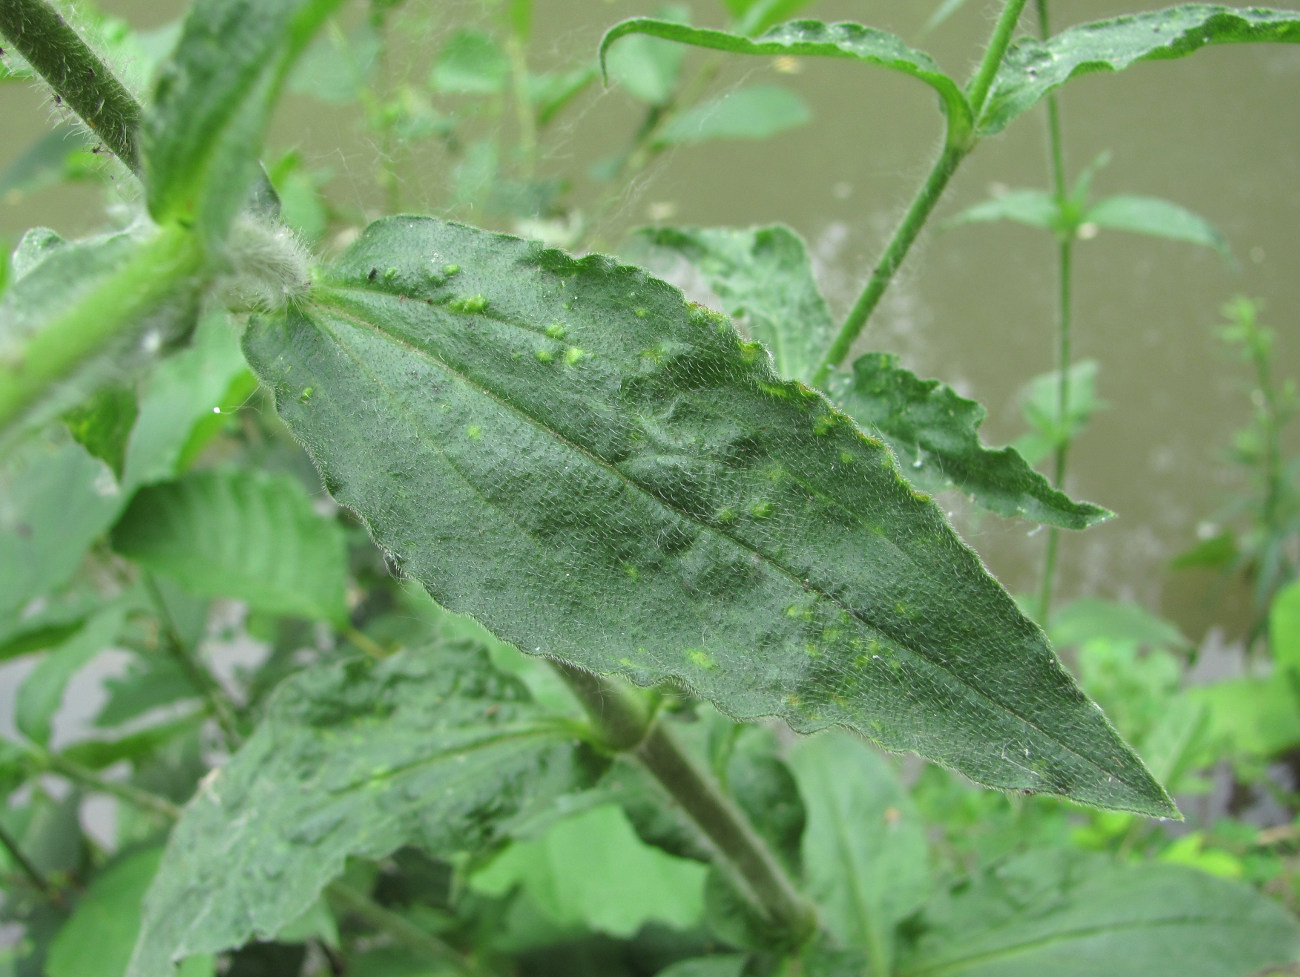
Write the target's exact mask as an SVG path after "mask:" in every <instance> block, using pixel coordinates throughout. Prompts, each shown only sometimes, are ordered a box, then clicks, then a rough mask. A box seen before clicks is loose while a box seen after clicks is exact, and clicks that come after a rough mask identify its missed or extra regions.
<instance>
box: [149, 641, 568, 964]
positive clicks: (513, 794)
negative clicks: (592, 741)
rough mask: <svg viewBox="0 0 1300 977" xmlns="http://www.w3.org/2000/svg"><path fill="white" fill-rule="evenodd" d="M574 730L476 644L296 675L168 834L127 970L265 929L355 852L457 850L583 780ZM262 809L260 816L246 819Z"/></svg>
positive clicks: (487, 840)
mask: <svg viewBox="0 0 1300 977" xmlns="http://www.w3.org/2000/svg"><path fill="white" fill-rule="evenodd" d="M585 764H586V760H585V758H584V756H583V755H582V754H581V752H580V751H576V750H575V749H574V746H573V740H572V734H571V733H570V732H569V730H567V729H566V728H564V727H563V726H559V725H556V724H554V723H548V722H546V721H544V719H542V718H541V717H540V716H539V710H538V708H537V707H536V706H534V705H533V704H532V703H531V702H530V701H529V700H528V694H527V692H526V691H525V689H524V688H523V686H522V685H521V684H520V683H518V682H517V681H516V680H514V679H511V678H509V677H507V676H504V675H502V674H501V673H500V672H496V671H494V670H493V669H492V668H491V666H490V665H489V664H488V663H487V659H486V655H485V653H484V652H482V651H481V650H480V649H476V648H473V647H466V646H463V645H462V646H447V647H444V648H441V649H438V650H423V651H419V652H402V653H400V654H397V655H394V656H393V657H392V658H389V659H386V660H384V661H382V662H380V663H378V664H373V663H370V662H366V661H352V662H344V663H339V664H334V665H329V666H323V667H319V668H315V669H312V670H310V671H307V672H303V673H300V674H298V675H296V676H294V677H293V678H292V679H290V680H289V681H288V682H286V683H285V684H284V685H283V686H282V687H281V688H280V689H279V691H278V692H277V693H276V694H275V697H274V699H273V700H272V702H271V704H270V706H269V708H268V714H267V717H266V719H265V720H264V721H263V723H262V725H261V726H260V727H259V728H258V730H257V732H256V733H254V734H253V736H252V737H251V738H250V739H249V740H248V741H247V742H246V743H245V744H244V745H243V747H241V748H240V750H239V752H238V753H236V754H235V756H234V757H232V758H231V760H230V761H229V762H228V763H227V764H226V765H225V766H224V767H222V768H221V770H220V772H219V773H216V774H215V775H213V776H211V777H208V778H206V779H205V780H204V782H203V785H202V786H201V788H200V791H199V793H198V794H197V796H196V797H195V798H194V799H193V800H192V801H191V802H190V803H189V804H188V805H187V806H186V809H185V813H184V815H183V816H182V818H181V820H180V822H179V823H178V824H177V825H176V827H175V829H174V830H173V831H172V835H171V838H170V840H169V841H168V844H167V852H166V855H165V856H164V857H163V862H162V867H161V868H160V870H159V873H158V876H157V878H156V879H155V881H154V884H153V886H152V887H151V888H150V890H149V895H148V897H147V898H146V899H145V911H144V923H143V928H142V932H141V935H140V941H139V943H138V944H137V946H136V951H135V955H134V957H133V959H132V964H131V968H130V969H129V971H128V974H129V975H131V977H163V975H169V974H170V973H171V969H170V961H171V960H172V959H173V958H176V959H179V958H182V957H186V956H190V955H192V954H196V953H206V952H215V951H219V950H224V949H227V948H229V947H234V946H241V945H243V944H244V943H245V942H247V941H248V940H249V939H250V938H252V937H254V936H260V937H263V938H269V937H272V936H274V935H275V934H276V933H278V932H279V931H280V930H281V929H282V928H283V927H284V926H286V925H287V924H289V923H291V922H292V921H293V920H295V919H297V918H298V917H299V916H301V915H302V913H303V912H304V911H305V910H306V909H307V908H308V907H309V906H310V905H311V904H312V903H313V901H314V900H315V899H316V898H317V896H318V895H319V894H320V892H321V890H322V889H323V888H324V887H325V885H326V884H327V883H328V882H329V881H330V880H331V879H333V878H334V877H336V876H337V875H338V874H339V873H340V872H341V871H342V870H343V864H344V859H345V858H347V857H348V856H349V855H358V856H363V857H368V858H382V857H384V856H386V855H388V854H389V853H390V852H392V851H393V850H394V849H396V848H397V847H399V846H400V845H403V844H408V843H410V844H415V845H420V846H422V847H424V848H426V849H427V850H429V851H431V852H435V853H444V854H454V853H455V852H458V851H465V850H476V849H479V848H481V847H484V846H487V845H490V844H492V843H493V842H494V841H496V840H498V839H499V838H500V837H502V836H504V835H505V834H507V833H508V832H509V830H510V826H511V824H512V823H513V822H515V821H516V820H518V819H519V818H523V817H527V816H528V815H529V814H530V813H533V812H535V811H536V810H537V809H538V808H540V807H543V806H545V805H548V804H550V803H551V802H552V801H553V800H554V798H555V797H557V796H559V795H560V794H563V793H565V792H567V791H570V790H573V789H575V788H580V787H582V786H585V785H586V784H587V782H588V779H589V776H590V774H591V773H592V771H590V770H588V768H587V766H586V765H585ZM251 812H256V816H255V817H252V816H250V813H251Z"/></svg>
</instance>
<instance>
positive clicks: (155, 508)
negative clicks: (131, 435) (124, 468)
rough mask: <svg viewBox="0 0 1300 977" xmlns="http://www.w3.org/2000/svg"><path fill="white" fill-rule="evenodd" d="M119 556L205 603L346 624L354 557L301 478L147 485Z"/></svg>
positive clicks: (120, 528) (118, 533) (191, 479)
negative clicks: (219, 600) (234, 603)
mask: <svg viewBox="0 0 1300 977" xmlns="http://www.w3.org/2000/svg"><path fill="white" fill-rule="evenodd" d="M113 548H114V549H115V550H117V552H119V553H121V554H122V555H123V556H125V557H127V558H129V559H132V560H135V561H136V562H137V563H139V564H140V565H141V566H143V567H145V568H146V569H148V570H150V571H151V572H154V573H160V574H164V575H166V576H169V577H172V578H173V579H175V580H176V581H177V582H178V583H180V584H181V585H182V586H184V587H185V588H186V589H187V590H189V591H191V592H192V593H194V594H197V595H199V596H203V597H234V598H236V599H238V600H243V601H247V602H248V604H249V605H250V606H252V607H255V608H258V609H261V610H265V611H269V612H271V613H275V614H293V615H297V616H300V617H309V618H317V619H321V620H327V621H331V622H334V623H341V622H343V621H344V620H345V619H346V617H347V607H346V604H345V600H344V591H345V589H346V587H347V578H346V574H347V558H346V553H345V552H344V546H343V534H342V530H341V529H340V528H339V526H338V523H337V522H335V521H334V520H332V519H325V518H322V517H321V516H318V515H316V513H315V512H314V511H313V510H312V507H311V499H310V498H309V497H308V495H307V493H306V491H305V490H304V489H303V488H302V486H301V485H299V484H298V482H296V481H295V480H294V479H292V478H290V477H288V476H284V475H272V474H267V473H265V472H260V471H255V470H249V469H230V470H226V471H201V472H195V473H193V474H190V475H186V476H184V477H182V478H179V479H177V480H175V481H172V482H162V483H160V484H157V485H150V486H146V487H145V488H143V489H141V490H140V491H139V492H137V493H136V495H135V498H134V499H132V500H131V504H130V505H129V506H128V507H127V509H126V511H125V512H124V513H122V518H121V519H120V520H118V523H117V525H116V526H115V527H114V528H113Z"/></svg>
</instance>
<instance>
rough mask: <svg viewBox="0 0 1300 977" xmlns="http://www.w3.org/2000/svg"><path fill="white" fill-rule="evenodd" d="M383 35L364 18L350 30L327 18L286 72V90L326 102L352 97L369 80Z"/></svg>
mask: <svg viewBox="0 0 1300 977" xmlns="http://www.w3.org/2000/svg"><path fill="white" fill-rule="evenodd" d="M383 43H384V42H383V38H382V37H381V36H380V34H379V32H378V31H377V30H375V27H374V25H373V24H372V23H369V22H366V23H363V24H361V25H360V26H358V27H357V28H356V29H355V30H353V31H352V32H350V33H344V31H343V30H342V29H341V28H340V27H339V26H338V24H337V23H335V22H331V23H330V24H329V25H328V26H327V27H326V28H325V30H323V31H322V32H321V33H320V35H319V36H318V37H317V38H316V39H315V40H314V41H312V42H311V44H310V45H309V46H308V47H307V50H306V51H304V52H303V55H302V57H301V58H299V59H298V63H297V64H295V65H294V67H293V71H292V73H291V74H290V75H289V91H291V92H297V93H298V94H300V95H310V96H311V97H312V98H316V99H319V100H320V101H322V102H325V103H327V104H330V105H343V104H346V103H347V102H351V101H353V100H355V99H356V98H357V97H358V96H359V95H360V94H361V93H362V92H363V91H365V89H366V86H367V85H368V84H369V83H370V75H371V73H372V72H373V71H374V69H375V65H376V64H378V63H379V55H380V52H381V51H382V49H383Z"/></svg>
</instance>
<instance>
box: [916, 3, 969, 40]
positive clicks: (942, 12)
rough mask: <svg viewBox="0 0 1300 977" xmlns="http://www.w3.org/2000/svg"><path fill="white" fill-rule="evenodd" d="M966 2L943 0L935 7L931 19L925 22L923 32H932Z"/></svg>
mask: <svg viewBox="0 0 1300 977" xmlns="http://www.w3.org/2000/svg"><path fill="white" fill-rule="evenodd" d="M965 3H966V0H943V3H941V4H939V6H937V7H935V9H934V13H932V14H931V15H930V19H929V20H927V21H926V22H925V26H924V27H922V28H921V33H922V34H928V33H930V31H932V30H934V29H935V28H936V27H938V26H939V25H940V24H942V23H943V22H944V21H945V20H947V19H948V18H949V17H951V16H952V15H953V14H955V13H956V12H957V11H958V10H960V9H961V8H962V7H963V6H964V5H965Z"/></svg>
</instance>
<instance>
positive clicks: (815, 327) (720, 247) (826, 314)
mask: <svg viewBox="0 0 1300 977" xmlns="http://www.w3.org/2000/svg"><path fill="white" fill-rule="evenodd" d="M642 234H643V235H644V237H645V238H646V240H648V241H649V242H650V243H651V244H653V245H655V246H656V247H660V248H671V249H672V250H674V251H676V252H677V253H678V254H680V255H681V256H682V257H683V258H685V259H686V260H687V261H689V262H690V263H691V264H692V265H694V266H695V268H696V270H698V271H699V273H700V274H701V275H703V276H704V280H705V281H706V282H707V283H708V286H709V288H711V289H713V291H714V292H715V293H717V295H718V297H719V298H720V299H722V301H723V303H724V307H725V308H726V310H727V312H728V313H729V314H730V315H733V316H735V317H737V318H739V319H741V320H743V322H744V324H745V326H746V328H747V330H748V332H749V335H750V337H751V338H753V339H757V340H758V341H759V342H761V343H762V344H763V345H764V346H766V347H767V348H768V349H769V350H770V351H771V353H772V358H773V360H774V361H775V362H776V372H777V373H779V374H780V375H781V376H783V377H792V378H795V379H799V380H805V381H806V380H808V379H809V378H811V376H812V374H813V371H814V370H815V369H816V368H817V365H818V364H819V363H820V362H821V354H822V353H823V352H824V351H825V349H826V347H827V346H829V345H830V340H831V338H832V336H833V335H834V331H835V330H834V323H833V322H832V320H831V311H830V308H829V307H828V306H827V305H826V300H825V299H824V298H822V294H821V292H820V291H819V290H818V288H817V282H816V280H815V279H814V278H813V271H812V264H811V262H809V260H808V250H807V247H806V246H805V245H804V242H803V241H802V239H800V237H799V235H797V234H796V233H795V232H794V231H792V230H790V229H789V228H788V227H784V226H781V225H779V224H778V225H773V226H770V227H754V228H749V229H747V230H732V229H730V228H721V227H720V228H698V229H690V228H687V229H680V228H671V227H661V228H653V229H648V230H646V231H643V232H642Z"/></svg>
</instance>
